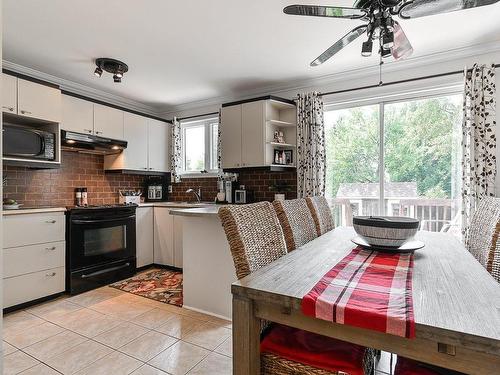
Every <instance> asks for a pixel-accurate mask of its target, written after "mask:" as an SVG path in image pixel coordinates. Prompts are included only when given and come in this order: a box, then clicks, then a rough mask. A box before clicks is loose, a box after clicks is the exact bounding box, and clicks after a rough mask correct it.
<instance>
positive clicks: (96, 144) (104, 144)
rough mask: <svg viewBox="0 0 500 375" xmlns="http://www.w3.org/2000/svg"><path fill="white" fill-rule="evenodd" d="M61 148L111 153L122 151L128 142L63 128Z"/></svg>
mask: <svg viewBox="0 0 500 375" xmlns="http://www.w3.org/2000/svg"><path fill="white" fill-rule="evenodd" d="M61 148H62V149H63V150H66V151H78V152H83V153H87V154H99V155H109V154H118V153H120V152H122V151H123V150H124V149H126V148H127V142H126V141H119V140H117V139H110V138H104V137H98V136H96V135H91V134H82V133H76V132H70V131H66V130H61Z"/></svg>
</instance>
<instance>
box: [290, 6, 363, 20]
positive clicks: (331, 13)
mask: <svg viewBox="0 0 500 375" xmlns="http://www.w3.org/2000/svg"><path fill="white" fill-rule="evenodd" d="M283 12H284V13H285V14H291V15H295V16H314V17H333V18H349V19H359V18H363V17H365V16H366V15H368V13H367V12H366V10H364V9H356V8H342V7H328V6H317V5H289V6H287V7H285V8H284V9H283Z"/></svg>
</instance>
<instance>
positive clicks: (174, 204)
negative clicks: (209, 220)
mask: <svg viewBox="0 0 500 375" xmlns="http://www.w3.org/2000/svg"><path fill="white" fill-rule="evenodd" d="M214 205H215V203H213V202H200V203H198V202H144V203H141V204H139V207H167V208H189V209H191V208H197V207H198V208H199V207H210V206H214Z"/></svg>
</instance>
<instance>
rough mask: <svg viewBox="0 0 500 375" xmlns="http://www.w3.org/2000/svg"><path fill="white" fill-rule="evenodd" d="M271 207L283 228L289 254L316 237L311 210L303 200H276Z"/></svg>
mask: <svg viewBox="0 0 500 375" xmlns="http://www.w3.org/2000/svg"><path fill="white" fill-rule="evenodd" d="M273 207H274V209H275V210H276V214H277V215H278V219H279V222H280V224H281V227H282V228H283V233H284V234H285V241H286V248H287V250H288V251H289V252H290V251H292V250H295V249H296V248H298V247H300V246H302V245H304V244H306V243H308V242H309V241H311V240H314V239H315V238H316V237H318V232H317V229H316V225H315V222H314V219H313V216H312V214H311V210H309V207H308V206H307V202H306V200H305V199H292V200H276V201H274V202H273Z"/></svg>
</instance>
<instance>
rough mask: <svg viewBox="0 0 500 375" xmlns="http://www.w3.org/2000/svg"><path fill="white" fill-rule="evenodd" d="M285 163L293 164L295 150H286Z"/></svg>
mask: <svg viewBox="0 0 500 375" xmlns="http://www.w3.org/2000/svg"><path fill="white" fill-rule="evenodd" d="M284 154H285V164H286V165H292V164H293V150H285V151H284Z"/></svg>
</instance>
